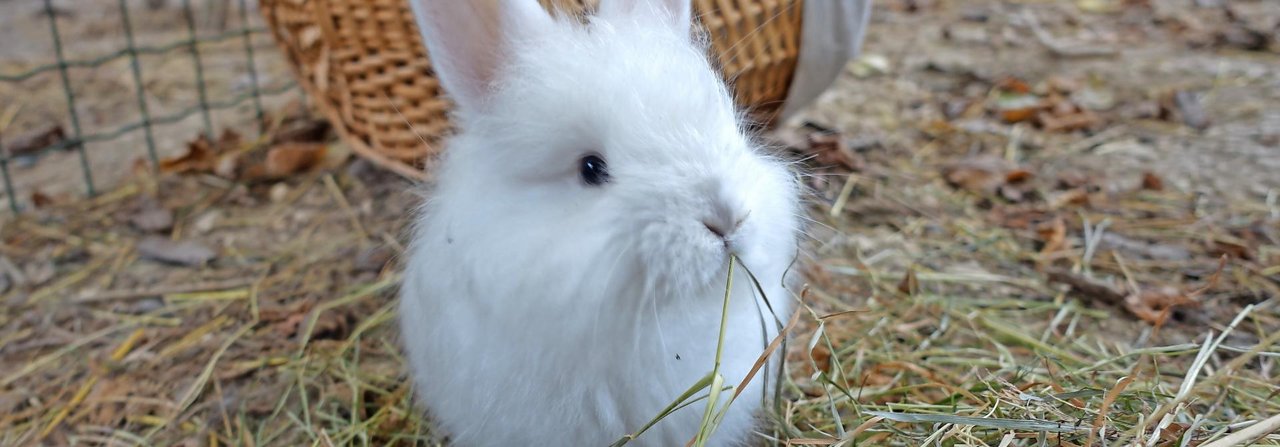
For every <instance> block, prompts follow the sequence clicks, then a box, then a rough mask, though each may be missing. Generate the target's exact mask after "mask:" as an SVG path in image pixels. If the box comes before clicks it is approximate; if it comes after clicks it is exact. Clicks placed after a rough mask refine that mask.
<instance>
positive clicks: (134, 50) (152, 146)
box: [120, 0, 160, 169]
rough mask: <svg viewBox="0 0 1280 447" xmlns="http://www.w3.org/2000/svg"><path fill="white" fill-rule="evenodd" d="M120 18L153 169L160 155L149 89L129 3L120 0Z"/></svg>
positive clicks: (156, 166)
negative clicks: (134, 37) (148, 99)
mask: <svg viewBox="0 0 1280 447" xmlns="http://www.w3.org/2000/svg"><path fill="white" fill-rule="evenodd" d="M120 20H121V22H123V23H122V24H123V25H124V40H125V44H126V45H128V47H127V48H126V49H125V50H126V51H128V52H129V63H130V64H132V66H133V88H134V89H136V90H137V96H138V111H139V112H140V113H141V114H142V132H143V135H145V137H146V140H147V157H148V158H150V159H151V169H156V168H158V167H159V166H160V157H159V156H158V155H156V140H155V137H154V136H152V134H151V112H150V111H149V110H148V108H147V90H146V87H145V86H144V85H143V84H142V66H141V65H140V64H139V63H138V47H137V46H135V45H134V43H133V24H132V23H130V21H129V4H128V2H127V0H120Z"/></svg>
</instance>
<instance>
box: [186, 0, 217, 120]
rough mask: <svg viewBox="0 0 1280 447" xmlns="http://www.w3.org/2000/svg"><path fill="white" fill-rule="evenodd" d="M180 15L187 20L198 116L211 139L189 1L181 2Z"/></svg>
mask: <svg viewBox="0 0 1280 447" xmlns="http://www.w3.org/2000/svg"><path fill="white" fill-rule="evenodd" d="M182 14H183V15H184V16H186V19H187V37H188V39H189V40H188V42H189V43H190V44H191V62H192V63H193V64H195V68H196V93H197V94H199V95H200V115H201V116H202V117H204V129H205V135H206V136H208V137H209V138H213V118H211V117H210V116H209V92H208V91H206V90H205V85H204V64H203V63H201V62H200V40H199V38H197V36H196V18H195V14H193V13H192V12H191V0H182Z"/></svg>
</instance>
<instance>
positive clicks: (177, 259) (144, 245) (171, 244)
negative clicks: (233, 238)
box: [137, 236, 218, 267]
mask: <svg viewBox="0 0 1280 447" xmlns="http://www.w3.org/2000/svg"><path fill="white" fill-rule="evenodd" d="M137 249H138V254H140V255H142V257H144V258H147V259H151V260H154V261H159V262H164V263H167V264H176V265H184V266H189V267H198V266H202V265H204V264H206V263H208V262H209V261H212V260H213V259H214V258H216V257H217V256H218V254H217V252H215V251H214V250H213V249H211V248H209V247H207V246H205V245H204V244H201V243H199V242H195V241H189V240H184V241H175V240H172V239H169V238H164V237H160V236H147V237H146V238H143V239H142V241H139V242H138V246H137Z"/></svg>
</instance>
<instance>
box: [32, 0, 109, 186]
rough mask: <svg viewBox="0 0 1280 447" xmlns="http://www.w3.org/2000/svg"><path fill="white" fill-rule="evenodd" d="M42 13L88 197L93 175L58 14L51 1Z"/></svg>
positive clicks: (46, 3)
mask: <svg viewBox="0 0 1280 447" xmlns="http://www.w3.org/2000/svg"><path fill="white" fill-rule="evenodd" d="M44 12H45V14H48V15H49V31H50V32H51V33H53V51H54V54H55V55H56V56H57V58H58V74H60V75H61V76H62V93H63V94H64V95H66V98H67V113H68V114H70V115H71V133H72V138H74V140H72V141H73V146H75V148H76V153H77V154H79V156H80V170H81V171H82V173H83V174H84V186H85V190H86V191H87V192H88V194H89V195H90V196H93V195H95V194H96V192H95V191H94V188H93V173H92V172H91V169H90V168H89V156H88V154H85V150H84V140H83V139H82V138H81V137H82V135H81V132H80V116H79V115H78V114H77V113H76V94H75V92H74V91H72V90H71V76H70V74H68V73H67V59H66V57H64V56H63V54H62V36H61V35H60V34H59V33H58V13H57V11H54V10H53V0H44Z"/></svg>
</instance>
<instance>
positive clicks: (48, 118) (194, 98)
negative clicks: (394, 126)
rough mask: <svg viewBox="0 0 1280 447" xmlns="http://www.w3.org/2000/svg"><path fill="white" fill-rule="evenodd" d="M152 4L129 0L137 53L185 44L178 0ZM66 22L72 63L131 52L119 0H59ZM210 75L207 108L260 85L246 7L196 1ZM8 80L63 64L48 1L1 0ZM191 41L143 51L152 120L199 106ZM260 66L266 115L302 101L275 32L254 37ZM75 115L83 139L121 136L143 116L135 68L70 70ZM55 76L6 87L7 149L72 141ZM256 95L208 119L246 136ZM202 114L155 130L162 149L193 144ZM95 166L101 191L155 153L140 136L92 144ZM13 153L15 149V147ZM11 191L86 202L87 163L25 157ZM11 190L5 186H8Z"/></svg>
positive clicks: (3, 67) (1, 109)
mask: <svg viewBox="0 0 1280 447" xmlns="http://www.w3.org/2000/svg"><path fill="white" fill-rule="evenodd" d="M150 3H154V2H153V1H151V0H129V1H128V2H127V3H126V4H127V5H128V6H129V12H130V14H129V20H130V22H131V23H132V25H133V27H132V28H133V29H134V30H135V34H134V36H133V38H134V43H135V46H136V47H138V48H159V47H173V46H174V45H175V44H177V43H180V42H183V41H186V40H187V39H188V38H189V35H188V29H187V22H186V19H185V15H184V13H183V9H182V8H181V4H182V2H181V1H180V0H168V1H167V2H160V3H161V4H162V5H161V6H160V7H158V8H150V7H148V5H149V4H150ZM53 5H54V10H55V12H56V16H57V18H58V27H59V35H61V40H62V45H63V52H64V57H65V59H66V60H68V61H84V60H91V59H95V58H98V57H102V56H104V55H108V54H112V53H114V52H117V51H120V50H122V49H124V48H127V46H128V45H127V40H126V37H125V35H124V33H123V32H122V30H123V16H122V15H121V14H120V8H119V4H118V2H116V1H95V2H81V1H66V0H57V1H54V2H53ZM191 5H192V8H193V10H192V13H193V17H194V18H195V26H196V33H197V36H198V37H199V38H200V39H202V40H207V41H206V42H202V43H201V44H200V46H199V49H200V58H201V64H202V71H203V73H202V76H203V77H204V82H203V83H204V85H205V86H206V100H207V101H208V102H210V103H215V104H216V103H220V102H227V101H231V100H232V99H234V98H239V97H242V96H245V95H248V94H249V93H250V91H251V88H252V85H253V81H252V78H251V77H250V76H249V74H248V73H249V70H248V67H249V59H248V56H247V52H246V50H245V43H244V40H243V38H242V37H241V36H240V35H239V34H228V33H232V32H234V31H236V30H239V29H242V21H241V15H240V10H239V2H238V1H235V0H193V1H192V2H191ZM256 5H257V1H256V0H253V1H248V2H246V6H247V7H248V8H249V10H248V14H246V15H247V17H248V18H249V21H248V26H249V27H251V28H255V29H260V28H261V27H263V26H264V25H263V20H262V19H261V18H260V17H259V15H258V14H257V9H256V8H257V7H256ZM0 21H2V22H0V42H3V43H2V44H0V73H4V74H15V73H20V72H25V71H26V70H30V69H33V68H35V67H38V66H43V65H47V64H54V63H56V61H57V59H56V57H55V51H54V45H53V39H52V37H51V33H50V29H49V20H48V18H47V15H46V14H45V6H44V3H43V2H42V1H34V0H9V1H0ZM185 48H186V47H185V46H177V47H173V48H170V49H169V50H167V51H163V52H144V53H142V54H141V55H139V57H138V62H139V67H140V70H141V74H142V83H143V89H144V90H146V92H147V94H146V99H147V107H148V111H149V112H150V114H151V116H152V117H153V119H154V118H159V117H167V116H172V115H174V114H177V113H179V112H181V111H184V110H186V109H188V108H192V107H195V106H197V105H198V104H199V102H200V95H199V93H198V91H199V90H198V89H197V88H196V86H197V85H198V82H197V77H196V71H195V64H194V62H193V60H192V57H191V53H190V52H189V51H185ZM252 48H253V51H254V53H255V54H254V56H255V57H254V61H253V62H254V67H255V68H256V69H257V70H256V71H257V73H258V79H257V81H258V84H259V86H260V89H261V90H262V91H266V92H272V93H271V94H265V95H264V96H263V105H264V108H265V109H267V110H274V109H279V108H280V107H282V106H283V105H284V104H287V103H288V102H290V101H295V100H297V99H298V98H299V95H300V92H299V91H298V90H297V89H287V88H288V87H289V86H291V85H292V84H293V79H292V78H291V75H290V73H289V70H288V67H287V65H286V64H285V61H284V58H282V57H281V56H280V55H279V54H277V51H276V46H275V44H274V43H273V42H272V41H271V36H270V35H269V34H268V33H265V32H263V33H255V34H253V35H252ZM68 75H69V78H70V84H71V86H72V91H73V92H74V94H75V95H76V110H77V114H78V115H79V119H80V126H81V130H82V132H83V134H85V135H93V134H101V133H108V132H112V131H115V130H116V129H118V128H120V127H121V126H126V125H131V124H135V123H139V122H141V121H142V114H141V109H140V106H139V104H138V101H137V97H136V95H135V92H136V91H137V88H136V87H135V85H134V79H133V71H132V65H131V64H130V60H129V58H127V57H122V58H118V59H115V60H113V61H111V62H107V63H105V64H102V65H100V66H98V67H81V66H75V65H73V66H72V67H71V68H69V69H68ZM61 82H62V81H61V77H60V76H59V73H58V71H57V70H51V71H47V72H45V73H43V74H39V75H36V76H33V77H31V78H29V79H26V80H24V81H21V82H0V135H3V136H4V137H3V138H4V143H5V145H6V147H7V146H10V145H13V144H15V143H16V142H18V141H19V140H23V139H24V137H26V136H29V135H31V134H33V133H35V134H38V133H40V132H41V131H42V130H46V129H48V128H49V127H50V126H58V127H61V129H62V130H63V132H64V133H65V134H66V135H68V136H69V135H71V132H72V127H71V123H70V118H69V114H68V110H67V102H66V97H65V95H64V94H63V89H62V84H61ZM254 111H255V109H254V105H253V102H252V100H244V101H242V102H241V103H240V104H239V105H237V106H236V107H233V108H228V109H222V110H214V111H213V112H212V114H211V116H210V119H211V121H212V123H213V126H214V129H215V131H216V130H217V129H222V128H233V129H237V130H240V131H242V132H245V133H253V132H256V131H257V126H256V121H255V120H254ZM204 125H205V124H204V121H203V118H202V116H201V114H200V113H198V112H197V113H192V114H190V115H189V116H187V117H186V118H183V119H181V120H179V121H177V122H173V123H163V124H157V125H155V126H153V127H152V132H153V137H154V139H155V143H156V152H157V154H158V155H159V156H160V157H171V156H174V155H175V154H179V153H181V152H182V150H183V149H184V144H183V143H185V142H186V141H188V140H190V139H191V138H192V135H194V134H195V133H196V132H200V131H202V130H203V129H204ZM85 149H86V153H87V163H88V166H89V170H90V171H91V173H92V176H93V181H94V183H95V184H96V186H100V187H99V189H102V188H108V189H109V188H111V187H112V186H113V185H116V184H118V183H119V182H120V181H121V180H122V179H124V178H126V177H128V176H129V175H131V173H132V170H131V169H130V168H131V166H132V165H133V163H134V162H135V161H137V160H139V159H145V158H146V157H147V156H148V153H147V146H146V140H145V135H144V133H143V131H142V130H136V131H133V132H129V133H126V134H124V135H122V136H121V137H119V138H116V139H112V140H109V141H101V142H90V143H88V144H86V145H85ZM7 150H10V151H11V153H12V151H13V148H7ZM11 173H12V174H13V182H14V190H15V191H17V193H18V199H19V203H20V204H22V205H24V206H29V205H30V198H31V194H33V193H36V192H39V193H41V194H44V195H50V196H72V195H83V194H84V193H85V192H86V184H85V180H84V176H83V175H82V174H81V167H80V160H79V157H78V155H77V154H76V153H74V152H73V151H69V150H67V151H56V152H54V153H47V154H41V155H40V156H38V157H33V156H20V157H17V158H16V160H15V162H14V163H13V164H12V168H11ZM0 188H3V186H0Z"/></svg>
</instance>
